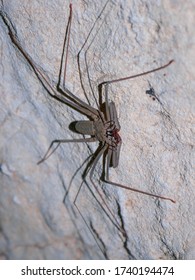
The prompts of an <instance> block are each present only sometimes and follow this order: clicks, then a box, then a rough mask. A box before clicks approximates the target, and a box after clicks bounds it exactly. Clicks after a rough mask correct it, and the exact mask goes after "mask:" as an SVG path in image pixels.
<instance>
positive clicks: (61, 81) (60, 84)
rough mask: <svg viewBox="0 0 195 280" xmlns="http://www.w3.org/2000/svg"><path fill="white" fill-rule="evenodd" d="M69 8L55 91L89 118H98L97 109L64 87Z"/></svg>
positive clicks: (68, 34) (68, 38)
mask: <svg viewBox="0 0 195 280" xmlns="http://www.w3.org/2000/svg"><path fill="white" fill-rule="evenodd" d="M69 8H70V13H69V19H68V24H67V28H66V32H65V37H64V43H63V49H62V56H61V63H60V72H59V80H58V84H57V89H58V90H59V92H60V93H61V94H62V95H65V96H68V97H69V98H70V99H71V100H72V101H73V102H75V103H77V104H78V105H79V106H81V107H82V108H83V109H85V110H86V111H89V112H90V113H91V116H93V115H95V116H98V110H97V109H95V108H93V107H92V106H90V105H88V104H87V103H86V102H84V101H82V100H81V99H80V98H78V97H77V96H76V95H75V94H73V93H72V92H71V91H70V90H69V89H68V88H67V87H66V69H67V65H68V52H69V43H70V31H71V22H72V4H70V6H69Z"/></svg>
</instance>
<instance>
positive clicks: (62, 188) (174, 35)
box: [0, 0, 195, 259]
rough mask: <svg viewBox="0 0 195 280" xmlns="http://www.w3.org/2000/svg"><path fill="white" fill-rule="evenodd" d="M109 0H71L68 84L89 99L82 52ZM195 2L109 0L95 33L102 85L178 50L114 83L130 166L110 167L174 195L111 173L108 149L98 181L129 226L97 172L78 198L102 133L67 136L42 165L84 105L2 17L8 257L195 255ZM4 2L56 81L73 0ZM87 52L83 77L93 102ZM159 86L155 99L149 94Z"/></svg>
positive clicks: (94, 63) (96, 75)
mask: <svg viewBox="0 0 195 280" xmlns="http://www.w3.org/2000/svg"><path fill="white" fill-rule="evenodd" d="M105 2H106V1H102V0H101V1H88V0H86V1H81V0H77V1H74V0H73V1H72V4H73V22H72V30H71V38H70V51H69V60H68V65H67V67H68V69H67V76H66V80H67V84H66V85H67V87H68V88H69V89H70V90H71V91H72V92H73V93H74V94H76V95H77V96H79V97H80V98H81V99H83V100H85V96H84V94H83V91H82V89H81V84H80V81H79V73H78V67H77V53H78V52H79V50H80V49H81V47H82V45H83V43H84V42H85V40H86V38H87V36H88V34H89V32H90V29H91V27H92V26H93V23H94V22H95V20H96V19H97V16H98V14H99V13H100V11H101V9H102V8H103V6H104V4H105ZM194 9H195V5H194V1H193V0H188V1H182V0H166V1H160V0H158V1H156V0H151V1H145V0H142V1H141V0H138V1H137V0H136V1H133V0H117V1H110V2H109V3H108V6H107V7H106V9H105V11H104V12H103V15H102V17H101V18H100V19H99V21H97V22H96V25H95V27H94V30H93V32H92V34H91V36H90V37H89V40H88V42H87V46H86V48H87V47H89V49H88V56H87V60H88V70H89V73H90V80H91V86H92V88H93V90H94V94H95V95H98V91H97V85H98V84H99V83H100V82H102V81H104V80H110V79H114V78H119V77H124V76H129V75H132V74H136V73H140V72H143V71H147V70H150V69H152V68H155V67H158V66H160V65H163V64H165V63H167V62H168V61H169V60H171V59H174V60H175V63H174V64H172V65H170V66H169V67H168V68H166V69H164V70H162V71H160V72H156V73H153V74H151V75H148V76H144V77H140V78H136V79H134V80H129V81H128V80H127V81H124V82H120V83H118V84H113V85H112V86H110V87H109V92H110V93H109V94H110V95H109V96H110V99H112V100H114V101H115V103H116V106H117V110H118V113H119V119H120V124H121V137H122V139H123V146H122V150H121V156H120V166H119V167H118V168H117V169H114V170H113V169H112V170H111V174H110V176H111V179H112V180H113V181H118V182H120V183H123V184H126V185H127V186H130V187H134V188H139V189H142V190H145V191H148V192H152V193H155V194H160V195H163V196H168V197H171V198H173V199H174V200H176V204H173V203H171V202H169V201H164V200H159V199H155V198H152V197H149V196H145V195H141V194H138V193H135V192H131V191H128V190H124V189H120V188H117V187H114V186H111V185H106V184H102V183H101V181H100V180H99V178H100V176H101V168H102V161H100V162H99V163H98V165H97V168H96V169H95V171H94V178H95V182H96V184H97V186H99V190H100V191H101V192H102V195H103V196H104V198H105V200H106V202H107V204H108V205H109V208H110V209H111V211H112V212H113V213H114V216H115V218H116V219H117V220H118V222H119V223H120V224H121V227H122V228H123V229H124V230H125V231H126V234H127V238H125V237H124V236H122V235H121V233H120V231H119V230H118V229H117V228H116V227H115V226H114V225H113V223H112V222H111V221H110V219H109V217H108V216H107V215H106V214H105V212H104V209H105V206H104V205H103V202H102V200H101V199H100V197H99V196H98V194H97V193H96V192H95V190H94V188H93V187H92V185H91V183H90V181H89V180H87V182H88V184H83V186H82V188H81V190H80V192H79V195H78V197H77V199H76V203H75V204H76V206H75V205H74V200H75V197H76V195H77V193H78V190H79V187H80V184H81V182H82V173H83V170H84V167H85V165H83V162H84V161H85V159H86V158H87V157H89V156H90V155H91V153H92V152H94V151H95V150H96V148H97V146H98V143H97V144H96V143H94V144H90V145H86V144H76V143H69V144H64V145H61V146H60V147H59V148H58V149H57V150H56V152H55V153H54V154H53V155H52V156H51V157H50V158H49V159H48V160H46V161H45V162H43V163H42V164H40V165H37V161H39V160H40V159H41V158H42V157H43V156H44V154H45V152H46V150H47V148H48V147H49V145H50V143H51V141H52V140H54V139H71V138H78V137H79V136H78V135H75V134H74V133H73V132H71V131H70V130H69V129H68V126H69V124H70V123H71V122H72V121H75V120H77V119H84V116H82V115H80V114H79V113H78V112H75V111H74V110H73V109H71V108H69V107H67V106H66V105H64V104H61V103H59V102H57V101H56V100H54V99H52V98H51V97H50V96H49V95H48V93H47V92H46V90H45V89H44V88H43V86H42V85H41V83H40V81H39V80H38V79H37V77H36V75H35V74H34V72H33V70H32V68H31V67H30V66H29V64H28V62H27V61H26V60H25V58H24V57H23V56H22V54H21V53H20V52H19V51H18V49H17V48H16V47H15V46H14V45H13V43H12V42H11V40H10V37H9V34H8V28H7V26H6V25H5V23H4V21H3V20H2V18H0V34H1V35H0V56H1V64H0V255H1V258H2V259H4V258H6V259H7V258H8V259H97V258H98V259H104V258H109V259H195V180H194V173H193V167H194V166H193V164H194V158H195V155H194V135H193V129H194V127H193V125H194V112H195V105H194V104H195V98H194V88H195V87H194V86H195V85H194V75H195V68H194V67H195V57H194V56H195V48H194V45H195V42H194V40H195V33H194V26H195V21H194V19H195V17H194ZM1 11H4V12H6V14H7V17H9V19H10V21H11V22H12V25H13V27H14V28H15V29H16V30H17V36H18V38H19V41H20V43H21V45H22V46H23V48H24V49H25V50H26V51H27V52H28V53H29V54H30V56H31V57H32V58H33V59H34V61H35V62H36V64H37V65H38V66H39V69H41V71H43V72H44V73H45V75H47V76H48V78H49V80H50V82H51V84H52V85H56V83H57V81H58V74H59V65H60V58H61V53H62V45H63V40H64V34H65V29H66V24H67V20H68V15H69V1H64V0H50V1H40V0H32V1H22V0H9V1H8V0H4V1H2V0H1ZM99 27H100V28H99ZM94 35H95V37H94V40H93V36H94ZM83 53H84V52H83ZM83 53H82V56H81V68H82V74H83V76H82V81H83V84H84V87H85V89H86V92H87V95H88V97H89V99H90V101H91V103H92V104H93V105H94V106H95V101H94V97H93V94H92V92H91V90H90V87H89V83H88V79H87V72H86V67H85V61H84V55H83ZM151 87H152V88H153V89H154V92H155V95H156V97H157V98H156V99H155V100H153V99H152V98H151V96H149V94H146V90H150V88H151ZM150 92H152V91H150ZM75 171H77V173H76V175H75V176H74V177H73V175H74V173H75ZM68 189H69V191H68V194H67V196H66V197H65V194H66V193H67V190H68ZM97 200H98V201H99V202H100V203H98V202H97ZM100 204H101V205H102V207H101V206H100ZM84 220H85V222H84Z"/></svg>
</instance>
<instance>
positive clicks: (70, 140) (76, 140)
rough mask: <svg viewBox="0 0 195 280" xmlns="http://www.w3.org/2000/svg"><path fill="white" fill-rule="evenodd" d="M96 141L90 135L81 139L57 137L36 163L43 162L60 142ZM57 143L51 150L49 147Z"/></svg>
mask: <svg viewBox="0 0 195 280" xmlns="http://www.w3.org/2000/svg"><path fill="white" fill-rule="evenodd" d="M95 141H97V140H96V139H95V138H94V137H90V138H83V139H61V140H60V139H57V140H53V141H52V142H51V144H50V146H49V148H48V150H47V152H46V153H45V155H44V157H43V158H42V159H41V160H40V161H38V162H37V164H40V163H42V162H44V161H45V160H46V159H48V158H49V157H50V156H51V155H52V154H53V153H54V152H55V150H56V149H57V148H58V147H59V145H60V144H61V143H87V142H95ZM56 143H57V146H56V147H55V148H54V149H53V150H52V151H51V148H52V147H53V145H54V144H56Z"/></svg>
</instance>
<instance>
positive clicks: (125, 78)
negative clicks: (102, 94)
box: [99, 59, 174, 86]
mask: <svg viewBox="0 0 195 280" xmlns="http://www.w3.org/2000/svg"><path fill="white" fill-rule="evenodd" d="M173 62H174V60H173V59H172V60H170V61H169V62H168V63H166V64H165V65H163V66H160V67H158V68H155V69H152V70H149V71H146V72H142V73H139V74H136V75H132V76H128V77H124V78H120V79H114V80H110V81H105V82H103V83H101V84H100V85H99V86H101V85H104V84H113V83H118V82H122V81H125V80H130V79H134V78H137V77H141V76H145V75H148V74H150V73H153V72H156V71H160V70H162V69H164V68H166V67H168V66H169V65H170V64H171V63H173Z"/></svg>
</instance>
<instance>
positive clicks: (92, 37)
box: [77, 0, 110, 107]
mask: <svg viewBox="0 0 195 280" xmlns="http://www.w3.org/2000/svg"><path fill="white" fill-rule="evenodd" d="M109 2H110V1H109V0H108V1H106V2H105V4H104V6H103V8H102V9H101V11H100V13H99V15H98V16H97V18H96V20H95V22H94V23H93V26H92V28H91V29H90V31H89V33H88V36H87V38H86V40H85V42H84V44H83V45H82V47H81V49H80V51H79V53H78V55H77V64H78V69H79V77H80V83H81V87H82V89H83V92H84V94H85V97H86V99H87V101H88V103H89V104H90V101H89V99H88V97H87V94H86V89H85V86H84V83H83V76H84V75H83V73H85V72H86V75H87V76H86V78H87V81H88V85H89V88H90V90H91V92H92V94H93V97H94V99H95V102H96V105H97V107H99V104H98V103H97V100H96V95H95V93H94V90H93V87H92V84H91V79H90V74H89V67H88V61H87V54H88V51H89V48H90V47H91V45H92V44H93V42H94V40H95V38H96V36H97V34H98V32H99V31H100V29H101V27H102V24H103V22H102V23H101V22H100V20H101V16H102V15H103V13H104V11H105V9H106V8H107V7H108V3H109ZM109 11H110V10H109ZM99 22H100V24H99ZM96 26H97V27H98V29H97V32H96V33H95V35H94V34H93V33H94V30H95V27H96ZM88 41H89V44H88V45H87V42H88ZM83 51H84V64H85V67H86V71H82V70H81V54H82V52H83Z"/></svg>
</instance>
